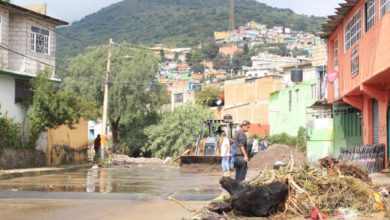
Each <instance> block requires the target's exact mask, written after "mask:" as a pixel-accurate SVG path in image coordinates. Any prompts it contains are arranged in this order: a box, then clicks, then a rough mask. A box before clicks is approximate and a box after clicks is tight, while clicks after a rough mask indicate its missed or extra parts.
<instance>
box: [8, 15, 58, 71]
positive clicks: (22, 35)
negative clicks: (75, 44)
mask: <svg viewBox="0 0 390 220" xmlns="http://www.w3.org/2000/svg"><path fill="white" fill-rule="evenodd" d="M9 18H10V19H9V43H10V46H9V47H10V48H11V49H12V50H14V51H17V52H19V53H22V54H25V55H27V56H28V57H31V58H34V59H37V60H39V61H40V62H42V63H47V64H49V65H51V66H55V54H56V40H55V39H56V35H55V33H54V32H53V31H51V30H50V29H52V30H53V29H55V26H54V25H52V24H49V23H47V22H45V21H41V20H39V21H37V20H36V19H35V18H34V19H31V18H29V17H26V16H25V15H20V14H10V17H9ZM31 26H36V27H39V28H44V29H46V30H49V32H50V43H49V48H50V49H49V54H42V53H36V52H34V51H32V50H31ZM40 62H38V61H35V60H32V59H29V58H26V57H24V56H21V55H18V54H16V53H12V52H10V53H9V69H10V70H13V71H18V72H27V73H32V74H36V72H37V71H39V70H43V69H44V68H45V67H46V66H45V65H44V64H42V63H40ZM53 71H54V70H53ZM53 73H54V72H53Z"/></svg>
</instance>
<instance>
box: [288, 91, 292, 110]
mask: <svg viewBox="0 0 390 220" xmlns="http://www.w3.org/2000/svg"><path fill="white" fill-rule="evenodd" d="M291 102H292V92H291V91H288V111H290V112H291V110H292V108H291V107H292V106H291Z"/></svg>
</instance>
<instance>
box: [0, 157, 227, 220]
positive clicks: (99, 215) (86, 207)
mask: <svg viewBox="0 0 390 220" xmlns="http://www.w3.org/2000/svg"><path fill="white" fill-rule="evenodd" d="M219 178H220V174H191V173H180V172H179V168H178V167H170V166H163V165H145V166H127V167H113V168H107V169H89V170H86V169H83V170H78V171H74V172H65V173H59V174H50V175H42V176H35V177H20V178H15V179H9V180H0V216H1V217H0V219H9V220H13V219H29V220H31V219H50V220H51V219H69V218H70V219H72V218H73V219H114V220H115V219H181V217H183V216H185V215H188V212H186V211H185V210H184V209H183V208H181V207H180V206H178V205H177V204H175V203H173V202H171V201H168V200H167V197H168V196H172V195H174V197H175V198H177V199H179V200H181V201H184V202H185V203H186V204H188V205H190V206H192V207H196V208H200V207H201V206H203V205H205V204H206V203H207V202H205V201H208V200H211V199H213V198H215V197H216V196H217V195H219V194H220V193H221V192H222V188H221V187H220V185H219V183H218V181H219ZM162 213H164V214H162Z"/></svg>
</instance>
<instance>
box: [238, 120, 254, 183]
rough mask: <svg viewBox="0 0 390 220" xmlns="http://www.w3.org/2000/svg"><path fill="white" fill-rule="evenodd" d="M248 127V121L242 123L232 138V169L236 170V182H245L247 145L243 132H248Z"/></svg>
mask: <svg viewBox="0 0 390 220" xmlns="http://www.w3.org/2000/svg"><path fill="white" fill-rule="evenodd" d="M250 125H251V123H250V122H249V121H243V122H242V123H241V125H240V129H239V130H238V131H237V132H236V136H235V138H234V144H235V153H234V167H235V169H236V180H238V181H243V180H245V176H246V172H247V170H248V160H249V158H248V153H247V152H248V144H247V137H246V134H245V132H248V130H249V127H250Z"/></svg>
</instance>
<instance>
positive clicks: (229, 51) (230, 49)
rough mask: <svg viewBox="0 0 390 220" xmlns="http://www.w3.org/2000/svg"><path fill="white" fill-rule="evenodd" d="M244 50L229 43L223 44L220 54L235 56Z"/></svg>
mask: <svg viewBox="0 0 390 220" xmlns="http://www.w3.org/2000/svg"><path fill="white" fill-rule="evenodd" d="M240 52H242V49H241V48H239V47H238V46H237V45H235V44H233V45H229V46H223V47H220V48H219V54H222V55H224V56H229V57H233V55H234V54H235V53H240Z"/></svg>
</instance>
